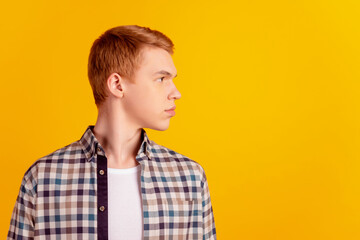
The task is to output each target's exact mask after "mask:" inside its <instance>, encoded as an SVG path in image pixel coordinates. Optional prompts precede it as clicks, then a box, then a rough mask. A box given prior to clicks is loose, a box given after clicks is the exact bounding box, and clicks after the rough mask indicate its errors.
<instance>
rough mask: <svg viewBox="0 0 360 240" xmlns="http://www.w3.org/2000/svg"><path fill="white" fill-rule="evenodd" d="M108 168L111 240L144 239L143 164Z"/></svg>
mask: <svg viewBox="0 0 360 240" xmlns="http://www.w3.org/2000/svg"><path fill="white" fill-rule="evenodd" d="M107 170H108V209H109V211H108V214H109V215H108V218H109V225H108V226H109V229H108V230H109V240H118V239H119V240H123V239H124V240H141V239H143V212H142V202H141V201H142V199H141V185H140V183H141V182H140V174H141V165H137V166H136V167H132V168H126V169H117V168H108V169H107Z"/></svg>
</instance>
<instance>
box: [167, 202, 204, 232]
mask: <svg viewBox="0 0 360 240" xmlns="http://www.w3.org/2000/svg"><path fill="white" fill-rule="evenodd" d="M162 209H163V213H164V216H163V217H164V219H163V220H164V229H165V236H171V238H167V237H165V239H200V238H199V235H198V234H200V233H201V229H202V225H201V222H199V221H200V220H201V218H200V217H201V214H202V213H201V210H200V209H199V200H197V199H191V200H190V199H180V198H172V199H164V200H163V201H162ZM199 227H200V228H201V229H199Z"/></svg>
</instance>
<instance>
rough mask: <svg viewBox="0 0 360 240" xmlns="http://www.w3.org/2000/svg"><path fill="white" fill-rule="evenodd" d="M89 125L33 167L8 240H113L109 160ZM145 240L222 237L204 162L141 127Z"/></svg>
mask: <svg viewBox="0 0 360 240" xmlns="http://www.w3.org/2000/svg"><path fill="white" fill-rule="evenodd" d="M93 128H94V126H93V125H89V126H88V127H87V129H86V131H85V133H84V134H83V135H82V137H81V138H80V140H78V141H76V142H73V143H71V144H69V145H67V146H65V147H63V148H60V149H58V150H56V151H55V152H53V153H50V154H48V155H46V156H44V157H42V158H40V159H38V160H37V161H35V162H34V163H33V164H32V165H31V166H30V167H29V169H28V170H27V171H26V173H25V175H24V177H23V179H22V183H21V186H20V191H19V195H18V197H17V199H16V203H15V207H14V210H13V213H12V216H11V222H10V228H9V232H8V236H7V237H8V238H7V239H83V240H95V239H108V211H111V209H108V208H107V196H108V192H107V158H106V155H105V151H104V148H103V147H102V146H101V145H100V143H99V142H98V140H97V139H96V137H95V135H94V134H93ZM136 160H137V161H138V162H139V163H140V165H141V197H142V209H143V220H144V224H143V236H144V238H143V239H152V240H155V239H157V240H158V239H164V240H165V239H174V240H176V239H178V240H180V239H199V240H201V239H203V240H204V239H216V230H215V222H214V214H213V208H212V205H211V200H210V192H209V187H208V183H207V179H206V175H205V172H204V169H203V168H202V167H201V165H200V164H198V163H197V162H195V161H194V160H191V159H189V158H187V157H185V156H184V155H181V154H179V153H177V152H175V151H173V150H170V149H168V148H166V147H164V146H161V145H158V144H156V143H155V142H154V141H152V140H149V139H148V136H147V134H146V132H145V130H144V129H142V143H141V147H140V148H139V150H138V153H137V156H136Z"/></svg>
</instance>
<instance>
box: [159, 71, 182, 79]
mask: <svg viewBox="0 0 360 240" xmlns="http://www.w3.org/2000/svg"><path fill="white" fill-rule="evenodd" d="M156 74H163V75H166V76H172V74H171V73H169V72H168V71H165V70H160V71H158V72H156V73H154V75H156ZM176 77H177V74H176V75H175V76H174V78H176Z"/></svg>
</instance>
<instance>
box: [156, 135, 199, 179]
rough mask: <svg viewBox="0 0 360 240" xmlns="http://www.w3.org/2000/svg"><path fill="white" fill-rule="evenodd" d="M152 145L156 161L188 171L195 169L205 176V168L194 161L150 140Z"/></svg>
mask: <svg viewBox="0 0 360 240" xmlns="http://www.w3.org/2000/svg"><path fill="white" fill-rule="evenodd" d="M150 143H151V146H152V148H151V151H152V156H154V157H155V161H157V162H159V163H163V164H169V165H172V166H178V167H186V169H193V170H196V171H198V172H199V173H200V174H201V175H202V174H203V172H204V169H203V167H202V166H201V164H200V163H199V162H197V161H195V160H194V159H192V158H190V157H188V156H186V155H184V154H181V153H179V152H177V151H175V150H173V149H171V148H168V147H166V146H164V145H161V144H157V143H156V142H154V141H152V140H150Z"/></svg>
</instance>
